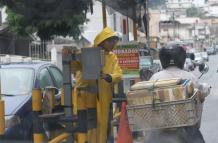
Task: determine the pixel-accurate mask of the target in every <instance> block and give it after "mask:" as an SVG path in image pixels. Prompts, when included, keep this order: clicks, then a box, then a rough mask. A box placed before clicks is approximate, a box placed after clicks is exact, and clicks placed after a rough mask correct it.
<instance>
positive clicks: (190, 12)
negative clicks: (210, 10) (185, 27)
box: [186, 7, 202, 17]
mask: <svg viewBox="0 0 218 143" xmlns="http://www.w3.org/2000/svg"><path fill="white" fill-rule="evenodd" d="M186 15H187V16H188V17H200V16H201V15H202V11H201V9H199V8H196V7H191V8H188V9H186Z"/></svg>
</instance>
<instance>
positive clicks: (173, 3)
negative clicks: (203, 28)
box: [166, 0, 194, 9]
mask: <svg viewBox="0 0 218 143" xmlns="http://www.w3.org/2000/svg"><path fill="white" fill-rule="evenodd" d="M193 4H194V3H193V0H166V6H167V8H168V9H187V8H190V7H192V6H193Z"/></svg>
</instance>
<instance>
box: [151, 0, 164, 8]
mask: <svg viewBox="0 0 218 143" xmlns="http://www.w3.org/2000/svg"><path fill="white" fill-rule="evenodd" d="M164 4H165V0H148V7H149V8H154V9H156V8H158V7H160V6H163V5H164Z"/></svg>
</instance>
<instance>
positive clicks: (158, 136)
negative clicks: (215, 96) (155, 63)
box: [127, 63, 211, 143]
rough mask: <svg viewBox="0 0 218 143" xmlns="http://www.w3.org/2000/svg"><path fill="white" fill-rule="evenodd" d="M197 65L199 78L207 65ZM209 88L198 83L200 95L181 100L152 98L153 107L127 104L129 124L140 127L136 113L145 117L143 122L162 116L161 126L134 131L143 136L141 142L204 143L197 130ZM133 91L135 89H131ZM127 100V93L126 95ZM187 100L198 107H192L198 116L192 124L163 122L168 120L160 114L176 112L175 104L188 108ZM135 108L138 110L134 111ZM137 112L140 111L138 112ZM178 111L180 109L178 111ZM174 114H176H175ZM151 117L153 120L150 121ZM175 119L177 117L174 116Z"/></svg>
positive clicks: (207, 69) (205, 70) (206, 69)
mask: <svg viewBox="0 0 218 143" xmlns="http://www.w3.org/2000/svg"><path fill="white" fill-rule="evenodd" d="M198 66H199V67H198V70H199V72H200V73H201V75H200V76H199V77H198V78H201V77H202V76H203V75H204V74H206V73H207V72H208V71H209V66H208V65H207V64H206V63H201V64H199V65H198ZM139 85H140V84H139ZM141 85H142V84H141ZM210 89H211V87H210V86H209V85H208V84H206V83H200V84H199V87H198V91H199V93H200V95H198V94H199V93H195V94H196V95H193V96H191V97H190V98H189V99H187V100H186V99H185V100H182V101H175V102H167V103H166V102H165V103H160V102H157V100H154V102H157V104H156V103H155V104H154V105H155V106H154V107H153V104H150V105H142V106H138V105H134V106H129V107H127V112H128V114H130V115H128V116H129V117H130V118H129V121H130V122H131V123H130V125H132V123H133V124H134V123H135V124H138V125H136V126H135V127H133V128H132V129H134V128H135V129H136V128H139V130H140V129H142V126H143V125H142V123H141V122H138V121H139V120H137V119H136V118H137V117H134V116H137V115H139V116H140V117H139V118H146V120H144V122H145V124H146V123H148V122H152V123H154V122H155V120H158V119H154V117H157V118H163V121H164V122H163V126H162V127H160V128H152V129H146V130H143V131H142V130H141V131H139V130H138V131H139V132H138V131H136V132H138V134H139V135H142V136H143V137H142V138H143V139H142V140H143V141H142V142H143V143H205V141H204V139H203V136H202V134H201V132H200V131H199V128H200V123H201V113H202V108H203V101H204V99H205V97H206V96H207V95H209V93H210ZM140 90H142V89H140ZM133 92H135V91H133ZM133 92H132V93H133ZM135 98H136V97H135ZM127 100H128V95H127ZM189 101H190V104H191V105H192V106H194V108H198V109H194V110H196V111H193V113H194V116H195V115H196V114H195V113H196V112H199V113H197V114H198V117H197V118H196V119H197V122H195V123H194V124H192V125H190V124H187V125H184V126H183V125H181V124H180V125H181V126H180V125H178V126H177V125H172V126H171V125H170V126H169V125H166V124H165V122H168V121H166V119H165V117H163V116H162V115H163V114H166V113H167V114H174V113H176V112H177V111H176V110H178V108H177V105H182V106H183V105H184V106H187V108H188V109H189V108H190V107H189V106H190V105H187V104H186V103H187V102H189ZM167 104H168V105H167ZM196 104H197V105H196ZM149 106H150V107H149ZM132 108H134V109H132ZM164 108H166V109H164ZM172 108H174V109H175V112H174V111H173V113H172V112H171V111H172V110H171V109H172ZM182 108H183V107H182ZM142 109H143V110H142ZM169 109H170V110H169ZM174 109H173V110H174ZM136 110H138V111H136ZM148 110H149V111H148ZM163 110H168V111H169V112H168V111H167V112H163V113H161V112H162V111H163ZM179 110H181V109H179ZM182 110H183V109H182ZM186 110H187V109H186ZM191 110H192V109H191ZM133 112H136V113H133ZM139 112H141V113H140V114H139ZM179 112H180V111H178V113H179ZM153 113H154V114H153ZM131 114H132V115H131ZM148 114H149V116H148ZM157 114H162V115H159V116H157ZM142 115H143V116H142ZM164 116H165V115H164ZM166 116H167V115H166ZM170 116H171V115H170ZM175 116H177V115H176V114H175ZM175 116H174V117H175ZM148 118H150V119H148ZM151 118H152V120H153V121H151ZM135 119H136V120H135ZM147 119H148V122H147ZM167 119H168V120H169V119H170V117H167ZM175 119H177V118H176V117H175ZM131 120H132V121H131ZM158 124H159V123H158ZM161 124H162V123H161ZM164 125H166V127H164ZM145 127H146V125H145ZM150 127H151V126H150ZM150 127H149V128H150Z"/></svg>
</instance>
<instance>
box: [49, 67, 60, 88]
mask: <svg viewBox="0 0 218 143" xmlns="http://www.w3.org/2000/svg"><path fill="white" fill-rule="evenodd" d="M49 71H50V72H51V73H52V75H53V77H54V80H55V85H56V86H57V88H61V87H62V85H63V76H62V74H61V72H60V71H59V70H58V69H57V68H55V67H50V68H49Z"/></svg>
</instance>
